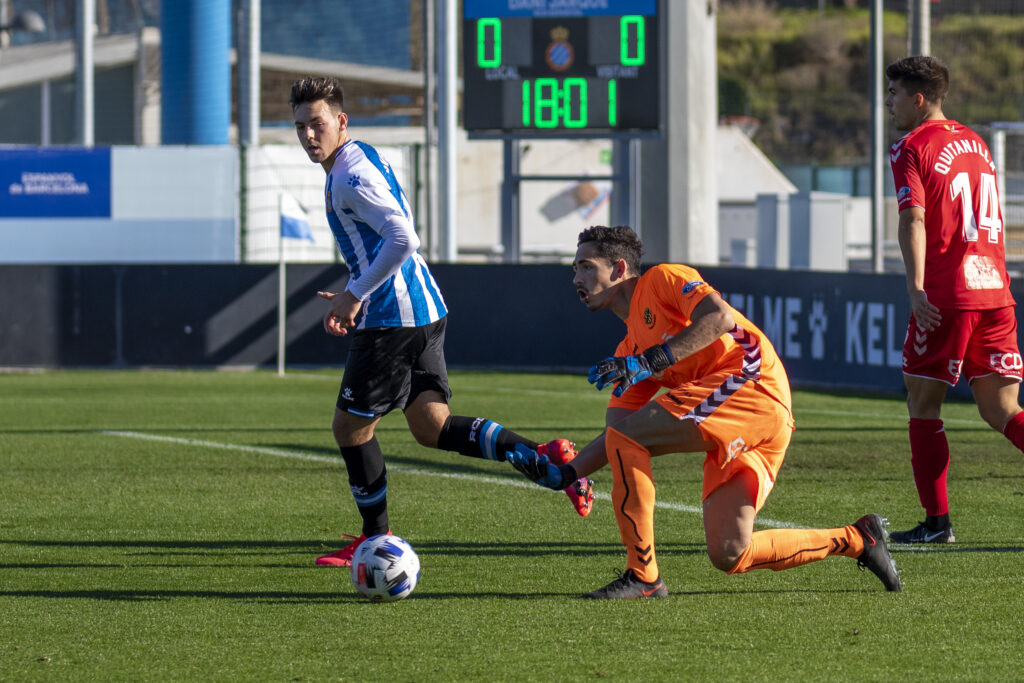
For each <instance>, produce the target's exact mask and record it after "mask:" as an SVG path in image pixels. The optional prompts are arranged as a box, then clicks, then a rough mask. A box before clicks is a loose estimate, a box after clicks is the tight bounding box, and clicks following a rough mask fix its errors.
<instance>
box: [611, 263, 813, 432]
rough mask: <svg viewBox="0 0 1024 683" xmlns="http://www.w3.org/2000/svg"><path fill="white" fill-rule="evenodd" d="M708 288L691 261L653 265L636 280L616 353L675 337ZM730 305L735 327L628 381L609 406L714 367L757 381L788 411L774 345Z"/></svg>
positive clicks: (625, 404)
mask: <svg viewBox="0 0 1024 683" xmlns="http://www.w3.org/2000/svg"><path fill="white" fill-rule="evenodd" d="M711 292H715V293H716V294H717V291H716V290H715V289H714V288H713V287H711V285H709V284H707V283H706V282H704V280H703V278H701V276H700V273H698V272H697V271H696V270H695V269H693V268H690V267H689V266H684V265H678V264H662V265H658V266H654V267H653V268H651V269H650V270H648V271H647V272H646V273H644V274H643V275H641V276H640V278H639V280H638V281H637V284H636V289H635V290H634V291H633V298H632V299H631V300H630V304H629V317H628V318H627V319H626V337H625V339H623V340H622V341H621V342H619V346H618V348H617V349H616V350H615V355H616V356H630V355H634V354H637V353H640V352H642V351H643V350H644V349H647V348H650V347H651V346H654V345H655V344H663V343H664V342H665V340H667V339H669V338H670V337H674V336H675V335H676V334H678V333H679V332H680V331H681V330H682V329H683V328H685V327H687V326H689V325H690V324H692V323H691V321H690V316H691V315H692V314H693V309H694V308H696V306H697V304H699V303H700V301H701V299H703V298H704V297H705V296H707V295H708V294H710V293H711ZM730 308H731V307H730ZM731 311H732V316H733V320H734V321H735V322H736V327H735V328H733V330H731V331H730V332H728V333H726V334H723V335H722V336H721V337H719V338H718V339H717V340H716V341H715V342H714V343H713V344H711V345H710V346H707V347H705V348H703V349H701V350H700V351H698V352H697V353H695V354H693V355H692V356H689V357H687V358H682V359H680V360H679V361H677V362H676V363H675V364H674V365H672V366H671V367H670V368H668V369H667V370H665V371H664V372H661V373H659V374H657V375H654V376H653V377H650V378H648V379H646V380H644V381H642V382H638V383H637V384H635V385H633V386H631V387H630V388H629V389H627V390H626V391H625V392H624V393H623V394H622V396H620V397H618V398H616V397H614V396H613V397H612V398H611V400H610V401H609V404H608V407H609V408H626V409H629V410H637V409H638V408H640V407H642V406H643V405H644V404H645V403H647V402H648V401H650V400H651V398H653V397H654V395H655V394H656V393H657V392H658V389H659V387H669V388H672V387H677V386H679V385H681V384H686V383H688V382H693V381H695V380H698V379H700V378H701V377H704V376H706V375H709V374H711V373H714V372H721V371H728V372H730V373H732V374H734V375H737V376H740V377H745V378H746V379H748V380H750V381H754V382H756V383H757V384H758V386H760V387H762V388H763V389H764V391H765V392H767V394H768V395H769V396H771V397H772V398H773V399H775V400H776V401H778V402H779V403H781V404H782V405H783V406H785V407H786V409H787V410H789V412H790V414H792V412H793V409H792V406H793V400H792V396H791V394H790V390H789V378H788V377H787V376H786V370H785V368H783V367H782V361H781V360H780V359H779V356H778V354H777V353H775V348H774V347H773V346H772V344H771V342H770V341H768V338H767V337H766V336H765V334H764V333H763V332H762V331H761V330H759V329H758V328H757V327H756V326H755V325H754V324H753V323H752V322H750V321H749V320H747V319H746V318H745V317H744V316H743V315H742V314H741V313H740V312H739V311H737V310H736V309H733V308H731Z"/></svg>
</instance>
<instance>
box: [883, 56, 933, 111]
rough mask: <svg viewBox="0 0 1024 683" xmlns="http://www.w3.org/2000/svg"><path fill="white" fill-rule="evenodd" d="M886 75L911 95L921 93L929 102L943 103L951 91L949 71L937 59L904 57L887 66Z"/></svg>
mask: <svg viewBox="0 0 1024 683" xmlns="http://www.w3.org/2000/svg"><path fill="white" fill-rule="evenodd" d="M885 75H886V77H887V78H888V79H889V80H890V81H893V82H895V83H899V84H900V85H901V86H903V89H904V90H906V91H907V92H908V93H910V94H911V95H915V94H917V93H921V94H922V95H924V98H925V99H926V100H928V101H929V102H941V101H942V100H943V98H945V97H946V91H948V90H949V69H947V68H946V65H945V64H943V63H942V61H941V60H939V59H937V58H935V57H925V56H916V57H904V58H903V59H901V60H899V61H897V62H893V63H892V64H890V65H889V66H887V67H886V68H885Z"/></svg>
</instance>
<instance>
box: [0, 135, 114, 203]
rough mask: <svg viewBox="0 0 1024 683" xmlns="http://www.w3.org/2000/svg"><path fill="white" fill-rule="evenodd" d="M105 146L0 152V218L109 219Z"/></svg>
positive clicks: (0, 150)
mask: <svg viewBox="0 0 1024 683" xmlns="http://www.w3.org/2000/svg"><path fill="white" fill-rule="evenodd" d="M109 217H110V148H109V147H95V148H90V149H84V148H82V149H79V148H63V147H62V148H37V147H7V148H0V218H109Z"/></svg>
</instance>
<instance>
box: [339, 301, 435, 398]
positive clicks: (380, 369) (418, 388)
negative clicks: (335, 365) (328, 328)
mask: <svg viewBox="0 0 1024 683" xmlns="http://www.w3.org/2000/svg"><path fill="white" fill-rule="evenodd" d="M447 322H448V318H447V317H444V318H441V319H440V320H438V321H437V322H433V323H430V324H429V325H423V326H421V327H376V328H373V329H369V330H356V331H355V332H353V333H351V334H352V346H351V347H349V351H348V360H347V361H346V362H345V375H344V377H342V379H341V389H340V390H339V391H338V402H337V406H338V410H342V411H345V412H347V413H351V414H353V415H359V416H361V417H367V418H372V417H381V416H383V415H387V414H388V413H390V412H391V411H392V410H394V409H395V408H400V409H402V410H405V409H406V408H407V407H408V406H409V404H410V403H412V402H413V401H414V400H416V397H417V396H419V395H420V394H422V393H423V392H424V391H437V392H440V393H441V394H442V395H443V396H444V397H445V400H448V399H449V398H451V396H452V391H451V389H450V388H449V387H448V369H447V367H446V366H445V362H444V330H445V327H446V325H447Z"/></svg>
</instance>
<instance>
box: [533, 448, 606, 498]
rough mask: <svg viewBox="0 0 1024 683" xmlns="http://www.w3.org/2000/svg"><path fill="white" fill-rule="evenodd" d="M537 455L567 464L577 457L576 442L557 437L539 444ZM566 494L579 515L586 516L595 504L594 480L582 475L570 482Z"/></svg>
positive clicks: (558, 463)
mask: <svg viewBox="0 0 1024 683" xmlns="http://www.w3.org/2000/svg"><path fill="white" fill-rule="evenodd" d="M537 455H546V456H548V460H550V461H551V462H552V463H554V464H556V465H565V464H568V463H569V462H572V460H573V458H575V457H576V444H574V443H573V442H572V441H569V440H568V439H555V440H554V441H548V442H547V443H542V444H541V445H539V446H537ZM565 495H567V496H569V500H570V501H572V506H573V507H574V508H576V512H577V513H578V514H579V516H580V517H586V516H587V515H589V514H590V509H591V508H592V507H593V505H594V482H593V481H591V480H590V479H587V478H586V477H580V478H579V479H577V480H576V481H574V482H573V483H571V484H569V486H568V487H567V488H566V489H565Z"/></svg>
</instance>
